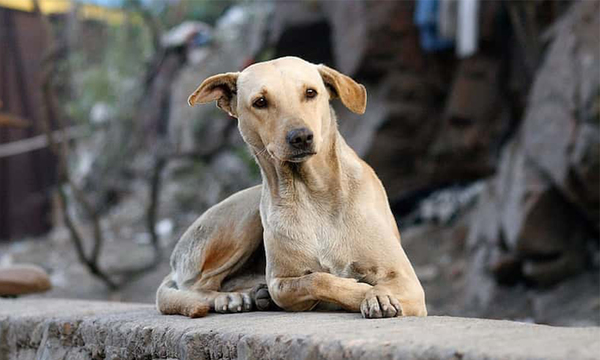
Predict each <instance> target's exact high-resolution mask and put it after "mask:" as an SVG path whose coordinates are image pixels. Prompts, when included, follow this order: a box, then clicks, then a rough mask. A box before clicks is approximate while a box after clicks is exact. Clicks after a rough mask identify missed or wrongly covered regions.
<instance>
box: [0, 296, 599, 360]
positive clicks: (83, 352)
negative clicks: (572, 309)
mask: <svg viewBox="0 0 600 360" xmlns="http://www.w3.org/2000/svg"><path fill="white" fill-rule="evenodd" d="M598 337H600V329H598V328H558V327H550V326H541V325H533V324H525V323H516V322H511V321H496V320H483V319H467V318H453V317H444V316H432V317H425V318H414V317H408V318H395V319H377V320H365V319H362V318H361V316H360V314H350V313H335V312H309V313H284V312H253V313H246V314H231V315H220V314H210V315H209V316H208V317H205V318H202V319H188V318H184V317H181V316H164V315H159V314H158V313H157V312H156V310H155V308H154V306H153V305H142V304H133V303H130V304H126V303H115V302H112V303H111V302H94V301H73V300H0V339H3V341H2V342H0V354H2V356H3V359H7V360H13V359H25V358H34V357H35V358H39V359H56V358H71V359H92V358H107V359H116V358H119V359H123V360H126V359H146V358H148V359H150V358H161V359H164V358H171V359H174V358H176V359H267V358H269V359H290V358H292V359H316V358H318V359H340V358H342V357H343V358H344V359H381V358H389V359H424V358H427V359H448V360H450V359H480V358H485V359H490V360H495V359H503V360H504V359H506V360H517V359H519V360H520V359H542V358H543V359H572V360H579V359H582V360H583V359H596V358H597V355H598V353H599V352H600V344H599V343H598Z"/></svg>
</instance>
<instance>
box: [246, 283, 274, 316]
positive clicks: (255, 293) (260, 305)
mask: <svg viewBox="0 0 600 360" xmlns="http://www.w3.org/2000/svg"><path fill="white" fill-rule="evenodd" d="M251 294H252V298H253V299H254V305H256V310H259V311H267V310H272V309H274V308H276V307H277V306H276V305H275V302H274V301H273V300H272V299H271V295H270V294H269V288H268V287H267V285H266V284H259V285H257V286H255V287H254V288H253V289H252V291H251Z"/></svg>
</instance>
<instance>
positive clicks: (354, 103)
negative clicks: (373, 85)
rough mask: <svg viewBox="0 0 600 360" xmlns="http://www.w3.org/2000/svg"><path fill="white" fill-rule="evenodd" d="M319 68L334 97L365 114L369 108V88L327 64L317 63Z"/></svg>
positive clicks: (355, 110)
mask: <svg viewBox="0 0 600 360" xmlns="http://www.w3.org/2000/svg"><path fill="white" fill-rule="evenodd" d="M317 69H318V70H319V73H320V74H321V77H322V78H323V82H324V83H325V87H326V88H327V89H328V90H329V93H330V96H331V98H332V99H336V98H338V97H339V98H340V100H342V103H343V104H344V105H345V106H346V107H347V108H348V109H350V111H352V112H353V113H356V114H364V112H365V109H366V108H367V90H366V89H365V87H364V86H362V85H361V84H359V83H357V82H356V81H354V80H352V78H351V77H349V76H346V75H344V74H342V73H340V72H338V71H336V70H333V69H332V68H330V67H327V66H325V65H317Z"/></svg>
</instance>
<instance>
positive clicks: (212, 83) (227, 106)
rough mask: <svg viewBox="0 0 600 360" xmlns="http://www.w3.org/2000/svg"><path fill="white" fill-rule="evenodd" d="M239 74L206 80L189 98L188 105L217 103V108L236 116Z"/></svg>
mask: <svg viewBox="0 0 600 360" xmlns="http://www.w3.org/2000/svg"><path fill="white" fill-rule="evenodd" d="M239 74H240V73H239V72H229V73H224V74H218V75H214V76H211V77H209V78H208V79H206V80H204V81H203V82H202V84H200V86H198V88H197V89H196V91H194V92H193V93H192V95H190V97H189V98H188V104H189V105H190V106H194V105H196V104H206V103H209V102H211V101H215V100H216V101H217V106H218V107H219V108H221V109H222V110H224V111H226V112H227V113H228V114H229V115H231V116H233V117H237V116H236V114H235V98H236V95H237V79H238V76H239Z"/></svg>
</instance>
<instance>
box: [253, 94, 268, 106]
mask: <svg viewBox="0 0 600 360" xmlns="http://www.w3.org/2000/svg"><path fill="white" fill-rule="evenodd" d="M252 106H254V107H255V108H257V109H263V108H266V107H267V99H265V98H264V97H259V98H258V99H256V100H254V102H253V103H252Z"/></svg>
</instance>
